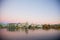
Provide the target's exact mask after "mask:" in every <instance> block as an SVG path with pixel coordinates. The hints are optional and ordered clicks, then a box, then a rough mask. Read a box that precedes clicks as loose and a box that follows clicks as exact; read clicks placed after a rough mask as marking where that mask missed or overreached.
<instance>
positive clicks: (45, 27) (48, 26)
mask: <svg viewBox="0 0 60 40" xmlns="http://www.w3.org/2000/svg"><path fill="white" fill-rule="evenodd" d="M42 28H43V29H45V30H48V29H50V25H47V24H44V25H43V27H42Z"/></svg>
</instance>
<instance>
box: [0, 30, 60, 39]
mask: <svg viewBox="0 0 60 40" xmlns="http://www.w3.org/2000/svg"><path fill="white" fill-rule="evenodd" d="M59 33H60V30H54V29H50V30H43V29H36V30H22V29H20V30H18V31H16V30H15V31H8V30H7V29H0V39H1V40H58V39H59V37H60V35H59Z"/></svg>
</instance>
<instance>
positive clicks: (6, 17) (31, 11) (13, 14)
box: [1, 0, 60, 24]
mask: <svg viewBox="0 0 60 40" xmlns="http://www.w3.org/2000/svg"><path fill="white" fill-rule="evenodd" d="M1 6H2V8H1V12H2V13H1V22H26V21H27V22H30V23H41V24H43V23H60V21H59V20H60V16H59V2H58V1H57V0H4V1H3V2H2V5H1Z"/></svg>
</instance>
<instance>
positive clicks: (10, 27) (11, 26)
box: [8, 23, 16, 31]
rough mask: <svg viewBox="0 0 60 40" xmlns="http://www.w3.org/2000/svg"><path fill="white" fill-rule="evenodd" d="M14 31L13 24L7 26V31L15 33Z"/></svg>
mask: <svg viewBox="0 0 60 40" xmlns="http://www.w3.org/2000/svg"><path fill="white" fill-rule="evenodd" d="M15 29H16V26H15V24H13V23H10V24H8V30H9V31H15Z"/></svg>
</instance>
